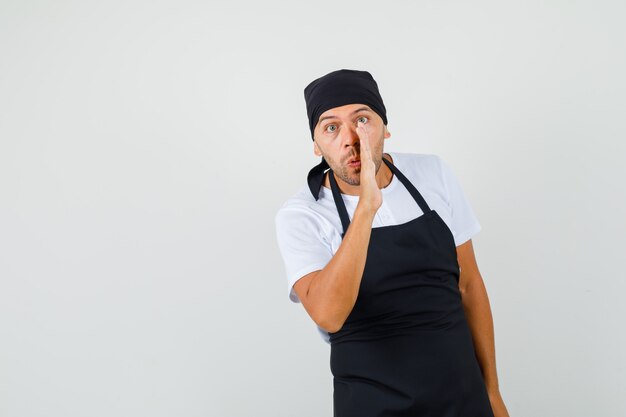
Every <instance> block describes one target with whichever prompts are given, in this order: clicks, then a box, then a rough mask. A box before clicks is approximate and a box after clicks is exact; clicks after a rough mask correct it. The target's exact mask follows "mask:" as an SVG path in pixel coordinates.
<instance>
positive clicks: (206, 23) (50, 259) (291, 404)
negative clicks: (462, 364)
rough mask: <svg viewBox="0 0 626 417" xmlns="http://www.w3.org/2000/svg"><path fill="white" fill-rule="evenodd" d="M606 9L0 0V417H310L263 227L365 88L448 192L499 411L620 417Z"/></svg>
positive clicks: (612, 11)
mask: <svg viewBox="0 0 626 417" xmlns="http://www.w3.org/2000/svg"><path fill="white" fill-rule="evenodd" d="M625 17H626V5H625V4H624V3H623V2H622V1H516V2H510V1H473V2H465V1H390V2H380V1H376V2H374V1H358V2H356V1H343V2H342V1H336V2H331V1H318V2H298V1H264V2H253V1H249V2H236V1H229V2H227V1H185V0H182V1H180V0H179V1H107V2H103V1H100V2H91V1H90V2H86V1H73V2H68V1H18V0H2V1H0V416H2V417H35V416H42V417H43V416H45V417H49V416H62V417H71V416H77V417H78V416H80V417H84V416H94V417H95V416H102V417H105V416H106V417H110V416H132V417H138V416H150V417H159V416H176V417H180V416H185V417H187V416H188V417H196V416H212V417H213V416H214V417H222V416H233V417H239V416H254V417H261V416H268V417H269V416H271V417H292V416H298V417H318V416H331V415H332V375H331V372H330V367H329V351H330V350H329V346H328V345H327V344H325V343H324V342H323V341H322V339H321V338H320V337H319V335H318V333H317V331H316V329H315V327H314V322H313V321H312V320H311V319H310V318H309V316H308V315H307V313H306V311H305V310H304V308H303V307H302V305H301V304H293V303H291V302H290V301H289V300H288V298H287V281H286V275H285V270H284V266H283V263H282V259H281V256H280V252H279V250H278V246H277V243H276V237H275V229H274V228H275V225H274V215H275V213H276V211H277V210H278V208H279V207H280V205H282V204H283V203H284V201H285V200H286V199H287V198H288V197H290V196H291V195H292V194H293V193H295V192H296V190H297V189H298V188H299V187H301V186H303V185H305V182H306V174H307V172H308V170H309V169H310V168H311V167H312V166H313V165H315V164H317V163H318V162H319V159H318V157H316V156H315V155H314V153H313V145H312V142H311V138H310V134H309V130H308V121H307V116H306V110H305V102H304V96H303V89H304V87H305V86H306V85H307V84H308V83H309V82H310V81H312V80H313V79H315V78H318V77H320V76H322V75H324V74H326V73H328V72H330V71H334V70H337V69H342V68H347V69H359V70H367V71H369V72H370V73H371V74H372V75H373V76H374V78H375V79H376V81H377V82H378V85H379V88H380V91H381V94H382V97H383V99H384V101H385V105H386V107H387V115H388V120H389V125H388V127H389V131H390V132H391V134H392V136H391V138H389V139H388V140H386V141H385V150H386V151H388V150H391V151H398V152H416V153H434V154H438V155H440V156H441V157H442V158H443V159H444V160H445V161H446V162H448V163H449V164H450V166H451V167H452V169H453V171H454V172H455V174H456V175H457V177H458V179H459V181H460V183H461V185H462V187H463V190H464V192H465V193H466V195H467V197H468V199H469V201H470V203H471V205H472V207H473V209H474V211H475V213H476V215H477V218H478V219H479V221H480V223H481V225H482V231H481V232H480V233H478V234H477V235H476V236H475V237H474V239H473V242H474V247H475V251H476V256H477V260H478V265H479V268H480V271H481V273H482V276H483V279H484V281H485V284H486V287H487V291H488V293H489V298H490V301H491V307H492V312H493V316H494V324H495V335H496V359H497V369H498V375H499V380H500V388H501V392H502V395H503V398H504V400H505V403H506V404H507V406H508V409H509V412H510V413H511V416H527V417H534V416H537V417H540V416H567V417H589V416H593V417H601V416H606V417H618V416H624V415H626V397H624V395H623V394H624V392H626V366H625V365H626V360H625V359H624V347H625V344H626V331H625V330H624V329H625V325H624V317H625V314H626V308H625V307H624V304H623V297H624V293H625V291H626V273H625V272H624V262H625V261H624V260H625V257H626V250H625V249H626V245H625V244H624V236H625V235H626V220H625V215H626V196H625V191H624V189H625V187H624V184H623V183H624V180H625V179H626V168H625V162H626V160H625V157H624V155H625V152H626V145H625V139H626V117H625V116H626V98H625V97H626V95H625V94H626V82H625V81H624V74H626V57H625V56H626V53H625V46H624V45H625V42H624V39H626V30H625V29H624V19H625Z"/></svg>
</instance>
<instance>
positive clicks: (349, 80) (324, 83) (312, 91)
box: [304, 69, 387, 200]
mask: <svg viewBox="0 0 626 417" xmlns="http://www.w3.org/2000/svg"><path fill="white" fill-rule="evenodd" d="M304 100H305V101H306V111H307V115H308V117H309V128H310V129H311V139H313V131H314V130H315V126H317V122H318V120H319V118H320V116H321V114H322V113H324V112H325V111H326V110H328V109H332V108H334V107H340V106H344V105H346V104H353V103H362V104H366V105H368V106H369V107H370V108H371V109H372V110H373V111H375V112H376V113H377V114H378V115H379V116H380V117H381V118H382V119H383V123H384V124H385V125H387V113H386V112H387V110H386V109H385V105H384V103H383V98H382V97H381V96H380V92H379V91H378V84H376V81H375V80H374V78H373V77H372V75H371V74H370V73H369V72H367V71H358V70H349V69H341V70H337V71H333V72H330V73H328V74H326V75H324V76H323V77H320V78H318V79H316V80H314V81H312V82H311V83H310V84H309V85H307V86H306V88H305V89H304ZM327 168H330V166H329V165H328V163H327V162H326V160H325V159H324V157H322V162H320V163H319V164H318V165H316V166H314V167H313V168H312V169H311V170H310V171H309V174H308V175H307V182H308V184H309V189H310V190H311V193H312V194H313V197H315V199H316V200H317V199H318V198H319V192H320V188H321V186H322V182H323V181H324V172H325V171H326V169H327Z"/></svg>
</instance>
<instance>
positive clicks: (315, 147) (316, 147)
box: [313, 141, 322, 156]
mask: <svg viewBox="0 0 626 417" xmlns="http://www.w3.org/2000/svg"><path fill="white" fill-rule="evenodd" d="M313 152H314V153H315V155H316V156H322V153H321V152H320V148H319V147H318V146H317V142H315V141H313Z"/></svg>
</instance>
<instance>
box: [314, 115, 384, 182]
mask: <svg viewBox="0 0 626 417" xmlns="http://www.w3.org/2000/svg"><path fill="white" fill-rule="evenodd" d="M358 121H360V122H361V123H364V125H365V128H366V129H367V131H368V134H369V142H370V148H371V152H372V159H373V160H374V164H375V166H376V172H377V173H378V170H379V168H380V166H381V164H382V157H383V142H384V139H386V138H388V137H390V136H391V134H390V133H389V131H388V130H387V126H385V125H384V123H383V119H382V118H381V117H380V116H379V115H378V113H376V112H374V111H373V110H372V109H371V108H370V107H369V106H367V105H365V104H358V103H357V104H346V105H345V106H340V107H335V108H332V109H328V110H326V111H325V112H324V113H322V114H321V115H320V118H319V121H318V123H317V126H315V129H314V130H313V138H314V152H315V155H317V156H323V157H324V159H326V162H328V165H330V168H331V169H332V170H333V172H334V173H335V176H336V177H338V179H340V180H342V181H344V182H345V183H347V184H349V185H352V186H358V185H360V174H361V167H360V166H358V167H351V166H350V165H348V161H349V160H350V159H353V158H358V159H360V158H361V145H360V139H359V135H358V134H357V133H356V128H357V122H358Z"/></svg>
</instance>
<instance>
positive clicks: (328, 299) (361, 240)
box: [294, 206, 375, 333]
mask: <svg viewBox="0 0 626 417" xmlns="http://www.w3.org/2000/svg"><path fill="white" fill-rule="evenodd" d="M374 213H375V212H374ZM374 213H372V212H371V211H367V210H366V209H363V208H360V207H358V206H357V208H356V210H355V214H354V216H353V219H352V222H351V223H350V227H349V228H348V231H347V232H346V234H345V236H344V238H343V241H342V243H341V246H340V247H339V249H338V250H337V252H336V253H335V255H334V256H333V258H332V259H331V260H330V262H328V264H327V265H326V266H325V267H324V269H322V270H320V271H315V272H312V273H310V274H308V275H305V276H304V277H303V278H301V279H299V280H298V281H297V282H296V283H295V285H294V290H295V291H296V293H297V294H298V298H300V300H301V301H302V304H303V306H304V308H305V309H306V311H307V312H308V313H309V315H310V316H311V318H312V319H313V320H314V321H315V322H316V323H317V324H318V325H319V326H320V327H321V328H323V329H325V330H326V331H329V332H331V333H334V332H336V331H338V330H339V329H341V327H342V326H343V323H344V322H345V320H346V318H347V317H348V315H349V314H350V312H351V311H352V308H353V307H354V304H355V303H356V299H357V296H358V294H359V287H360V285H361V278H362V276H363V270H364V269H365V260H366V258H367V248H368V246H369V241H370V235H371V231H372V222H373V220H374Z"/></svg>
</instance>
